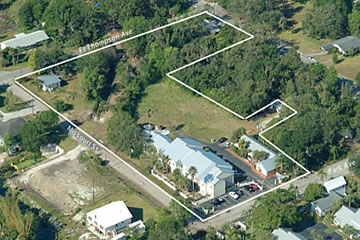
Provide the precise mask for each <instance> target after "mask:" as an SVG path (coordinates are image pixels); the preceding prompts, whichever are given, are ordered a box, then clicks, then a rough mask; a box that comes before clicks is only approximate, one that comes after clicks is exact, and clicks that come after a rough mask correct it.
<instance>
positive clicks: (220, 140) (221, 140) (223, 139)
mask: <svg viewBox="0 0 360 240" xmlns="http://www.w3.org/2000/svg"><path fill="white" fill-rule="evenodd" d="M227 140H228V139H227V138H226V137H222V138H219V140H218V143H223V142H226V141H227Z"/></svg>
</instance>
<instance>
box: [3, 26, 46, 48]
mask: <svg viewBox="0 0 360 240" xmlns="http://www.w3.org/2000/svg"><path fill="white" fill-rule="evenodd" d="M47 39H49V36H48V35H47V34H46V33H45V32H44V31H42V30H39V31H36V32H32V33H29V34H25V33H20V34H17V35H15V38H12V39H9V40H6V41H4V42H1V44H2V45H3V44H4V45H5V46H6V47H12V48H16V47H28V46H31V45H34V44H36V43H38V42H41V41H44V40H47Z"/></svg>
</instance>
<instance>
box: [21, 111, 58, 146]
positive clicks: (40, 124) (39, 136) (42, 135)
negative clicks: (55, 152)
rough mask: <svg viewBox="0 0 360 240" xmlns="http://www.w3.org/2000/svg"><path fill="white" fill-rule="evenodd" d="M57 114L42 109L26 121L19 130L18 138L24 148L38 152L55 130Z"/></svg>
mask: <svg viewBox="0 0 360 240" xmlns="http://www.w3.org/2000/svg"><path fill="white" fill-rule="evenodd" d="M58 122H59V117H58V115H57V114H56V113H55V112H53V111H50V110H48V111H44V112H41V113H40V114H39V115H37V116H36V117H35V119H34V120H32V121H30V122H26V123H25V124H24V125H23V126H22V128H21V129H20V130H19V134H18V136H19V138H20V141H21V143H22V147H23V149H24V150H26V151H29V152H39V151H40V146H41V145H43V144H46V143H48V141H49V139H50V138H51V135H52V134H54V131H55V130H57V128H56V126H57V124H58Z"/></svg>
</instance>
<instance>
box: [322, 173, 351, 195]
mask: <svg viewBox="0 0 360 240" xmlns="http://www.w3.org/2000/svg"><path fill="white" fill-rule="evenodd" d="M324 187H325V188H326V191H327V192H328V193H330V192H336V193H338V194H340V195H341V196H345V195H346V192H345V190H346V180H345V178H344V176H339V177H336V178H333V179H331V180H329V181H327V182H326V183H324Z"/></svg>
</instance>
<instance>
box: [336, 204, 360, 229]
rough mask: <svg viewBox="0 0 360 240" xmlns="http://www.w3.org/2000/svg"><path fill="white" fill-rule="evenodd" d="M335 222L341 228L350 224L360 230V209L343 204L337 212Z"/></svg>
mask: <svg viewBox="0 0 360 240" xmlns="http://www.w3.org/2000/svg"><path fill="white" fill-rule="evenodd" d="M334 224H335V225H337V226H339V227H341V228H343V227H344V226H345V225H350V226H352V227H354V228H355V229H356V230H357V231H360V209H358V210H356V209H353V208H350V207H346V206H342V207H341V208H340V209H339V210H338V211H337V212H336V213H335V217H334Z"/></svg>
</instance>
